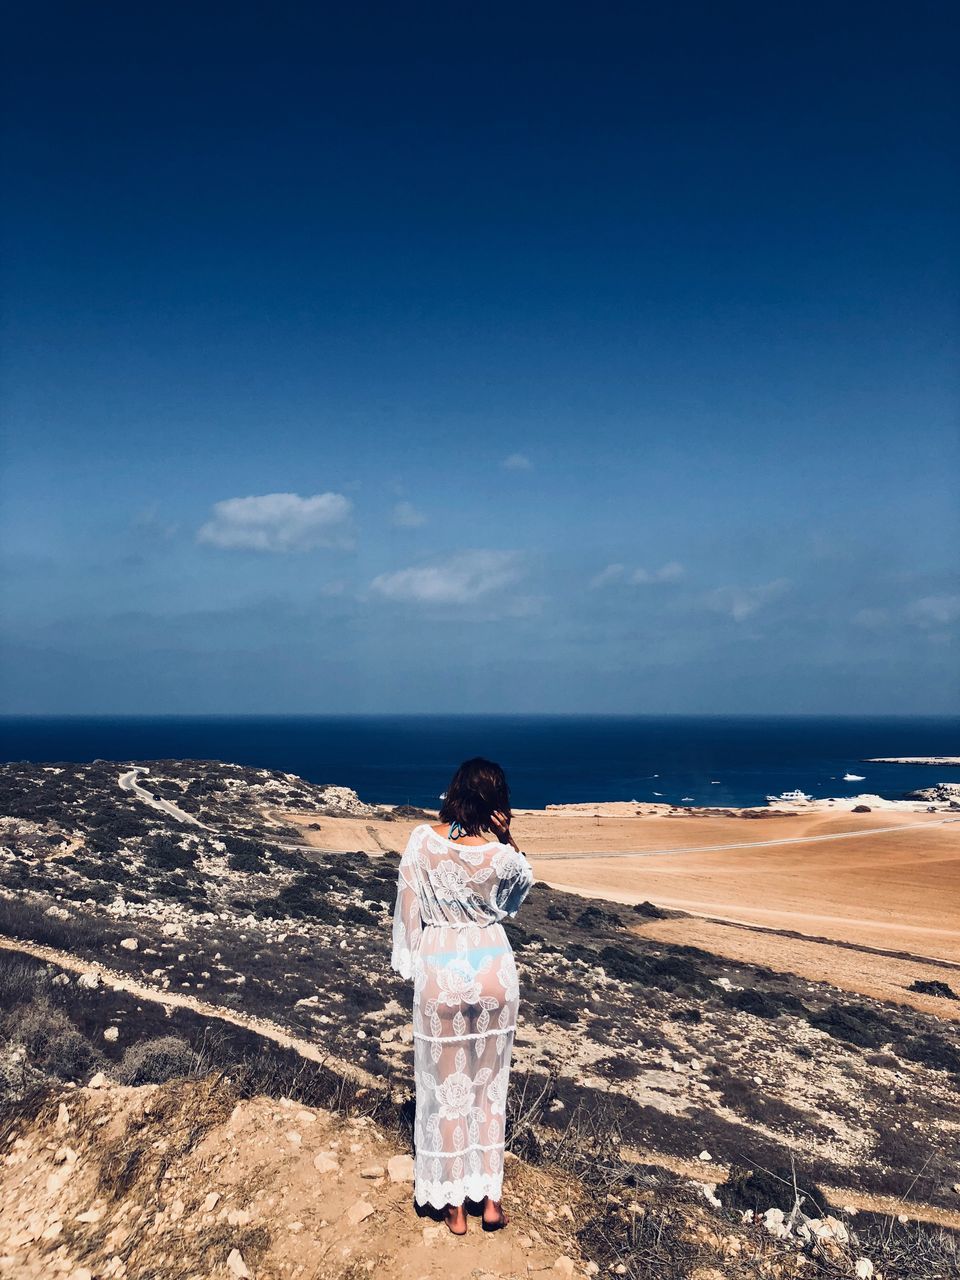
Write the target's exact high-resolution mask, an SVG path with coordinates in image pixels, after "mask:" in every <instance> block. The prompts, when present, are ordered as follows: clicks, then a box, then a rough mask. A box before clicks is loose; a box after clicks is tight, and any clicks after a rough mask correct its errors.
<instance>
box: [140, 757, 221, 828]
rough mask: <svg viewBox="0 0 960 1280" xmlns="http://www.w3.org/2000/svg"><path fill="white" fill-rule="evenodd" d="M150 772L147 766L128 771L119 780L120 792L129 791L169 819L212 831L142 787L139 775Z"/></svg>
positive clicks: (191, 815)
mask: <svg viewBox="0 0 960 1280" xmlns="http://www.w3.org/2000/svg"><path fill="white" fill-rule="evenodd" d="M149 772H150V770H149V769H148V768H147V767H146V766H145V765H142V764H138V765H135V766H134V767H133V768H132V769H128V770H127V772H126V773H121V775H120V777H119V779H118V781H119V783H120V790H121V791H129V792H130V793H131V795H135V796H136V797H137V799H138V800H142V801H143V803H144V804H148V805H149V806H150V808H151V809H156V810H157V811H158V813H165V814H166V815H167V817H168V818H175V819H176V820H177V822H186V823H187V824H188V825H190V826H193V827H202V828H203V830H204V831H209V830H210V828H209V827H208V826H206V825H205V824H204V823H202V822H201V821H200V819H199V818H195V817H194V816H193V814H192V813H186V812H185V811H184V810H183V809H178V808H177V806H176V805H175V804H174V803H173V801H172V800H157V799H155V798H154V796H153V795H152V794H151V793H150V792H149V791H147V790H146V788H145V787H141V786H140V785H139V783H138V782H137V774H140V773H142V774H144V775H146V774H148V773H149Z"/></svg>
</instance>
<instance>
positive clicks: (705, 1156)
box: [697, 1151, 713, 1160]
mask: <svg viewBox="0 0 960 1280" xmlns="http://www.w3.org/2000/svg"><path fill="white" fill-rule="evenodd" d="M697 1159H698V1160H712V1159H713V1156H712V1155H711V1154H710V1152H709V1151H701V1152H700V1154H699V1155H698V1156H697Z"/></svg>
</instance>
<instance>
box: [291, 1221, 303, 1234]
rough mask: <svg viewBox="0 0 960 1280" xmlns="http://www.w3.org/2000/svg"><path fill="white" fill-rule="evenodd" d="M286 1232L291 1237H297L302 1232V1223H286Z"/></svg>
mask: <svg viewBox="0 0 960 1280" xmlns="http://www.w3.org/2000/svg"><path fill="white" fill-rule="evenodd" d="M287 1230H288V1231H289V1232H290V1234H291V1235H294V1236H298V1235H299V1234H300V1232H301V1231H302V1230H303V1223H302V1222H288V1223H287Z"/></svg>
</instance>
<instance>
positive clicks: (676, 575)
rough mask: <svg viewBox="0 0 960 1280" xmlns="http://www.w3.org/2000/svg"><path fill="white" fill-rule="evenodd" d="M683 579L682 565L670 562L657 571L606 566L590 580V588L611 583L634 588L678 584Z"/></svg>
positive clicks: (614, 565)
mask: <svg viewBox="0 0 960 1280" xmlns="http://www.w3.org/2000/svg"><path fill="white" fill-rule="evenodd" d="M682 577H683V565H682V564H679V563H678V562H677V561H676V560H671V561H669V562H668V563H667V564H665V565H662V566H661V567H660V568H659V569H630V570H628V569H627V566H626V565H623V564H608V565H607V567H606V568H605V569H601V570H600V572H599V573H598V574H597V575H596V576H595V577H594V578H591V579H590V586H591V587H607V586H609V585H610V583H611V582H627V583H630V584H632V585H633V586H636V587H644V586H649V585H650V584H651V583H655V582H679V581H680V579H681V578H682Z"/></svg>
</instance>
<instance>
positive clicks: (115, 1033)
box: [103, 1027, 120, 1044]
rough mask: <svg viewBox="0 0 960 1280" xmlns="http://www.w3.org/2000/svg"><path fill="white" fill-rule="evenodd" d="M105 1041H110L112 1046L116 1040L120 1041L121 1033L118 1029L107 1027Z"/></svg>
mask: <svg viewBox="0 0 960 1280" xmlns="http://www.w3.org/2000/svg"><path fill="white" fill-rule="evenodd" d="M103 1038H104V1040H109V1041H110V1043H111V1044H112V1043H113V1042H114V1041H115V1040H119V1039H120V1031H119V1028H117V1027H105V1028H104V1032H103Z"/></svg>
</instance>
